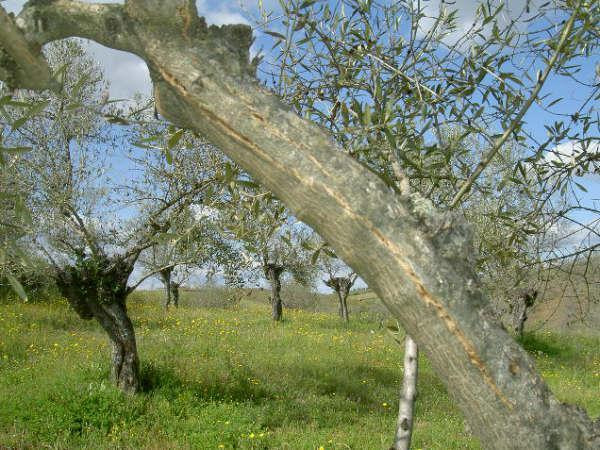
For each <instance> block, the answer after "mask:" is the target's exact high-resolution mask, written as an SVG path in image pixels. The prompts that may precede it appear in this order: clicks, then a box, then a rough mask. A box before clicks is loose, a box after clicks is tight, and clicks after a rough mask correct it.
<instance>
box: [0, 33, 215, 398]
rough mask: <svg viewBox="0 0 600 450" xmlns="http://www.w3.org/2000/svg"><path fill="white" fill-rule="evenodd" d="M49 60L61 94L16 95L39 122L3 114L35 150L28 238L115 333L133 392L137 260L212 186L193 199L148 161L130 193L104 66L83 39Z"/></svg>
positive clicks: (21, 141) (16, 136)
mask: <svg viewBox="0 0 600 450" xmlns="http://www.w3.org/2000/svg"><path fill="white" fill-rule="evenodd" d="M45 54H46V57H47V58H48V60H49V62H50V66H51V67H52V68H53V69H54V76H55V79H56V82H57V83H59V89H57V91H52V92H51V91H46V92H43V93H40V94H32V93H29V92H24V91H21V92H18V93H16V96H17V98H21V99H22V100H25V99H27V101H29V102H32V103H34V104H35V105H36V115H35V120H30V119H31V118H32V117H31V111H26V112H25V114H23V111H22V110H19V109H10V108H8V107H6V108H4V110H3V112H4V118H5V119H6V120H7V121H8V123H9V125H10V126H11V128H12V132H11V133H10V135H9V136H7V138H6V139H7V142H9V143H11V144H12V145H15V146H16V145H20V146H28V147H31V148H32V151H31V152H29V153H28V154H25V155H23V157H22V158H21V160H20V164H19V165H18V167H16V168H15V170H14V171H13V172H14V174H15V175H16V179H21V180H27V182H28V183H29V185H30V189H31V194H30V195H29V196H28V198H27V206H28V208H29V209H30V210H31V214H32V216H34V217H36V218H37V219H36V220H35V221H31V222H30V224H29V226H28V227H27V229H26V231H27V235H28V239H29V241H30V242H31V243H32V244H33V245H32V246H31V247H32V248H33V249H34V250H35V251H36V254H37V255H39V256H40V257H42V258H44V259H45V260H46V263H47V264H49V265H51V267H52V277H53V278H54V280H55V282H56V285H57V287H58V290H59V291H60V293H61V294H62V295H63V296H64V297H65V298H66V299H67V301H68V302H69V304H70V305H71V306H72V307H73V309H74V310H75V311H76V312H77V314H78V315H79V316H80V317H81V318H82V319H84V320H91V319H95V320H96V321H97V322H98V323H99V324H100V325H101V326H102V328H103V329H104V330H105V331H106V333H107V334H108V336H109V338H110V340H111V343H112V347H113V353H112V377H113V379H114V380H115V382H116V384H117V386H118V387H119V388H121V389H122V390H124V391H126V392H135V391H137V390H138V389H139V387H140V379H139V360H138V353H137V344H136V339H135V331H134V328H133V324H132V322H131V319H130V317H129V315H128V313H127V307H126V299H127V296H128V295H129V293H131V291H132V290H133V289H135V288H136V287H137V286H138V285H139V282H138V283H137V284H134V285H128V281H129V278H130V276H131V274H132V272H133V270H134V267H135V264H136V262H137V260H138V257H139V256H140V254H141V253H142V252H143V251H144V250H146V249H148V248H150V247H151V246H153V245H154V244H155V243H156V240H157V238H158V237H159V236H162V235H163V234H164V233H166V232H167V231H168V230H169V228H170V226H171V224H172V223H175V222H178V221H179V219H180V218H181V217H183V216H184V213H185V212H186V211H187V205H188V204H189V200H188V197H192V196H193V195H195V194H197V193H198V192H199V191H202V190H203V189H204V188H205V187H206V186H207V185H208V184H210V182H211V180H210V179H209V178H207V177H204V178H202V176H201V175H200V174H198V176H197V178H196V180H197V182H196V183H195V184H194V186H193V189H192V190H191V191H189V192H188V191H186V192H181V191H179V190H166V189H162V190H161V189H160V188H158V187H157V186H156V182H155V180H154V179H153V177H152V176H151V175H149V174H148V172H149V171H150V167H151V166H150V165H149V164H148V165H138V166H137V167H136V166H134V165H132V167H131V169H132V172H134V170H133V169H138V170H140V171H142V172H143V173H144V174H145V175H144V176H140V177H139V179H137V180H134V179H132V178H130V179H129V182H128V186H127V191H123V187H122V186H120V185H119V181H118V180H116V179H113V177H111V176H110V175H109V174H108V171H107V170H106V168H107V166H108V165H109V164H111V161H113V158H114V157H116V156H123V154H125V153H126V152H122V153H121V151H120V150H122V149H123V147H128V146H129V145H130V144H129V143H128V142H127V134H123V135H120V136H115V134H114V133H113V130H112V129H111V127H110V125H109V123H107V121H106V120H104V117H103V116H107V115H108V116H110V115H111V114H112V109H111V106H110V105H109V104H108V103H107V101H106V99H105V95H104V92H105V90H106V87H107V86H106V83H105V82H104V81H103V76H102V73H101V71H100V69H99V68H98V67H97V66H96V65H95V64H94V63H93V61H92V60H91V59H90V58H89V57H88V56H87V55H86V54H85V51H84V50H83V47H82V46H81V45H80V44H79V43H78V42H77V41H72V40H69V41H61V42H58V43H54V44H52V45H50V46H49V47H47V48H46V49H45ZM156 158H162V156H156ZM149 159H150V158H149ZM145 161H147V160H145ZM134 163H135V161H134V160H132V164H134ZM200 178H202V181H200ZM142 185H143V186H144V187H143V188H142ZM119 205H120V206H122V207H123V206H124V207H126V208H127V209H128V212H127V215H126V216H119V215H115V211H117V210H118V209H119ZM153 273H155V272H150V273H147V274H144V275H143V276H142V280H143V279H145V278H146V277H148V276H150V275H152V274H153ZM142 280H140V282H141V281H142Z"/></svg>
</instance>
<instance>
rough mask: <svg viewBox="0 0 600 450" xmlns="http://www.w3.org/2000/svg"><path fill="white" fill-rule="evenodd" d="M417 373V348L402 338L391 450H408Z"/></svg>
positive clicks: (411, 341)
mask: <svg viewBox="0 0 600 450" xmlns="http://www.w3.org/2000/svg"><path fill="white" fill-rule="evenodd" d="M418 372H419V348H418V347H417V343H416V342H415V341H413V340H412V339H411V337H410V336H409V335H406V337H405V338H404V374H403V378H402V391H401V393H400V401H399V407H398V422H397V424H396V436H395V437H394V444H393V445H392V447H391V450H408V449H409V448H410V441H411V437H412V430H413V421H414V420H413V419H414V409H415V400H416V398H417V379H418Z"/></svg>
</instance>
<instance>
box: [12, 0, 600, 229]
mask: <svg viewBox="0 0 600 450" xmlns="http://www.w3.org/2000/svg"><path fill="white" fill-rule="evenodd" d="M440 1H441V0H430V1H428V2H426V1H424V2H423V5H427V6H426V8H427V9H426V12H429V13H431V14H432V15H433V14H435V12H436V11H437V10H438V8H439V5H440ZM527 1H528V0H510V2H507V5H509V6H510V7H509V8H507V9H506V11H505V12H504V13H503V14H510V11H511V10H513V11H519V10H521V9H522V8H523V6H524V5H525V3H526V2H527ZM105 2H106V0H105ZM109 2H112V3H122V1H118V0H117V1H115V0H112V1H110V0H109ZM24 3H25V1H24V0H5V1H3V2H2V6H3V7H4V8H5V9H7V10H9V11H12V12H15V13H17V12H18V11H19V10H20V8H21V7H22V5H23V4H24ZM477 3H478V2H477V1H476V0H456V2H455V3H454V4H453V7H455V8H457V9H458V11H459V26H458V31H457V33H460V31H461V30H464V29H466V28H467V27H469V26H470V25H471V23H472V22H473V20H474V17H475V9H476V8H475V5H476V4H477ZM262 4H263V6H264V7H265V8H266V9H272V10H275V14H274V16H277V13H276V11H277V10H278V8H279V2H278V0H263V1H262ZM531 4H532V7H535V1H532V2H531ZM257 5H258V1H257V0H231V1H216V0H197V6H198V10H199V13H200V14H201V15H203V16H204V17H205V18H206V21H207V22H208V23H209V24H217V25H220V24H225V23H247V24H250V23H254V22H255V19H258V18H259V13H258V8H257ZM270 39H271V38H270V36H268V35H265V34H264V33H260V32H259V33H257V42H256V44H255V46H254V49H253V50H254V51H257V50H258V49H260V48H264V49H267V50H268V49H270V48H271V46H272V44H271V43H270V42H269V41H270ZM90 51H91V52H92V54H93V55H94V57H95V58H96V59H97V60H98V61H99V62H100V64H101V65H102V67H103V68H104V70H105V73H106V76H107V78H108V80H109V81H110V83H111V90H110V93H111V97H113V98H131V97H132V96H133V94H134V93H135V92H141V93H142V94H145V95H150V93H151V86H150V79H149V75H148V70H147V68H146V65H145V64H144V62H143V61H141V60H140V59H139V58H137V57H136V56H134V55H131V54H127V53H124V52H119V51H115V50H112V49H107V48H105V47H102V46H100V45H98V44H95V43H90ZM598 64H600V61H598V59H597V58H596V59H591V58H590V59H587V60H584V61H583V66H582V67H583V71H584V73H587V74H590V76H591V77H593V74H594V72H595V69H596V65H598ZM545 94H551V95H553V96H555V97H563V101H562V102H561V103H559V104H558V105H557V106H555V107H554V108H553V109H555V110H557V109H559V108H561V107H563V108H565V109H566V110H571V109H572V106H573V105H574V104H577V103H579V102H580V101H581V97H582V95H583V91H582V90H581V87H580V86H579V85H577V84H576V83H574V82H573V81H571V80H568V79H566V78H564V77H561V78H559V77H551V78H550V79H549V80H548V81H547V83H546V85H545V86H544V89H543V91H542V93H541V95H545ZM596 109H598V105H596ZM525 119H526V121H527V123H528V128H529V130H530V131H531V132H532V134H533V135H535V136H536V137H538V138H539V139H541V140H544V139H543V138H544V136H545V135H546V130H545V128H544V124H546V123H548V122H552V121H554V120H556V118H555V117H553V116H552V115H550V114H548V113H546V112H544V111H542V110H541V109H540V108H539V107H537V106H535V105H534V106H533V107H532V108H531V109H530V111H529V112H528V114H527V116H526V118H525ZM598 134H600V132H599V133H598ZM563 151H564V152H566V153H568V152H569V151H570V147H569V144H568V143H566V144H564V146H563ZM578 182H580V183H581V184H583V185H584V186H585V187H586V188H587V191H588V192H587V193H581V199H582V200H583V202H584V203H586V204H589V205H595V206H596V207H600V200H599V198H600V175H598V174H597V175H588V176H585V177H582V178H580V179H578ZM576 218H577V219H578V220H582V221H584V222H589V221H590V220H591V219H592V218H593V217H592V216H591V215H590V214H588V213H581V212H580V213H577V214H576Z"/></svg>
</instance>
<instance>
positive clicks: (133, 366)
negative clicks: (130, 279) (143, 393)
mask: <svg viewBox="0 0 600 450" xmlns="http://www.w3.org/2000/svg"><path fill="white" fill-rule="evenodd" d="M100 308H101V312H98V314H97V315H96V319H97V320H98V321H99V322H100V324H101V325H102V327H103V328H104V330H105V331H106V332H107V333H108V336H109V337H110V340H111V343H112V369H111V375H112V379H113V381H114V382H115V384H116V385H117V387H119V388H120V389H121V390H122V391H124V392H127V393H135V392H137V391H139V389H140V372H139V359H138V352H137V345H136V340H135V331H134V329H133V324H132V323H131V320H130V319H129V316H128V315H127V311H126V308H125V302H124V301H123V302H119V303H111V304H107V305H101V306H100Z"/></svg>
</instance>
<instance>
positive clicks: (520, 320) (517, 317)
mask: <svg viewBox="0 0 600 450" xmlns="http://www.w3.org/2000/svg"><path fill="white" fill-rule="evenodd" d="M537 296H538V292H537V291H536V290H535V289H527V290H525V291H523V292H521V293H519V295H518V296H517V298H515V299H513V301H512V302H511V304H510V311H511V313H512V320H513V329H514V330H515V335H516V336H517V337H519V338H521V337H523V330H524V328H525V322H526V321H527V310H528V309H529V308H531V307H532V306H533V305H534V304H535V300H536V299H537Z"/></svg>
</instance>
